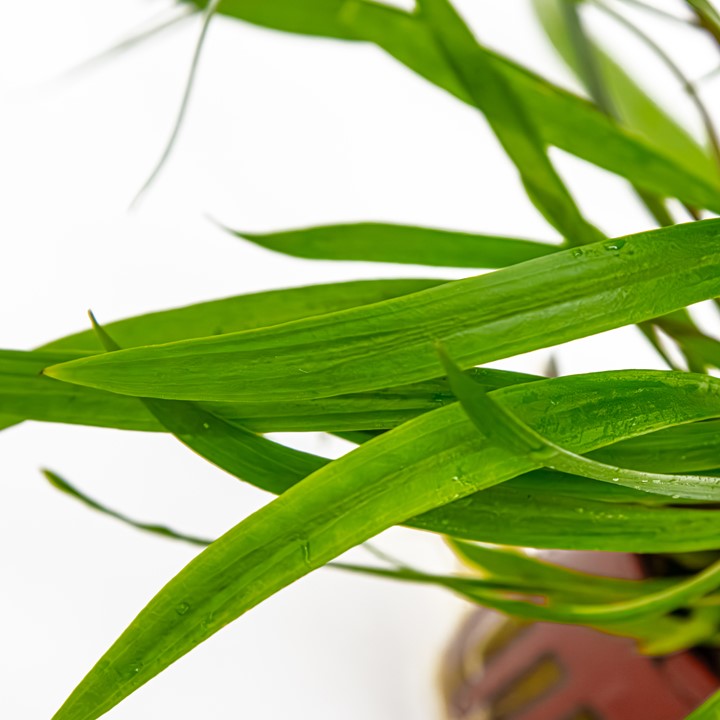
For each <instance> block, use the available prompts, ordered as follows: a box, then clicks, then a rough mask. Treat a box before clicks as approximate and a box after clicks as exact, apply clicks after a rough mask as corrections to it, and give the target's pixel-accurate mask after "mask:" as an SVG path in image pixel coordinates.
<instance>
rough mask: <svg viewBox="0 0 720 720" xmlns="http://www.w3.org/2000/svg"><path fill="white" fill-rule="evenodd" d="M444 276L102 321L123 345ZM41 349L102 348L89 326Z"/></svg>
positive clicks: (280, 316) (303, 311)
mask: <svg viewBox="0 0 720 720" xmlns="http://www.w3.org/2000/svg"><path fill="white" fill-rule="evenodd" d="M442 282H443V281H442V280H429V279H404V278H403V279H397V280H395V279H393V280H353V281H350V282H340V283H328V284H324V285H308V286H305V287H295V288H283V289H282V290H268V291H265V292H259V293H250V294H248V295H236V296H234V297H228V298H223V299H221V300H211V301H209V302H202V303H196V304H194V305H187V306H185V307H180V308H172V309H171V310H161V311H159V312H152V313H148V314H147V315H136V316H135V317H131V318H126V319H124V320H118V321H116V322H111V323H108V324H107V325H106V327H107V329H108V331H110V332H112V334H113V337H116V338H117V340H118V342H119V343H120V344H121V345H123V346H124V347H137V346H140V345H152V344H159V343H168V342H173V341H175V340H187V339H189V338H198V337H208V336H210V335H222V334H224V333H231V332H239V331H241V330H253V329H255V328H260V327H267V326H269V325H280V324H281V323H286V322H291V321H292V320H299V319H301V318H307V317H313V316H315V315H324V314H325V313H330V312H337V311H338V310H346V309H347V308H352V307H357V306H359V305H369V304H372V303H376V302H381V301H382V300H388V299H390V298H395V297H400V296H401V295H407V294H409V293H414V292H418V291H419V290H425V289H427V288H431V287H435V286H436V285H440V284H442ZM42 349H44V350H86V351H89V352H93V351H94V352H99V351H101V350H102V346H101V345H100V343H99V341H98V339H97V337H96V336H95V333H94V332H93V331H92V330H85V331H83V332H79V333H74V334H72V335H67V336H65V337H63V338H60V339H58V340H55V341H53V342H50V343H47V344H46V345H43V347H42Z"/></svg>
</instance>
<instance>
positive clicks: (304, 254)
mask: <svg viewBox="0 0 720 720" xmlns="http://www.w3.org/2000/svg"><path fill="white" fill-rule="evenodd" d="M233 232H234V233H235V235H237V236H238V237H241V238H244V239H246V240H250V241H252V242H254V243H256V244H257V245H260V246H261V247H264V248H267V249H268V250H275V251H276V252H281V253H285V254H286V255H293V256H295V257H301V258H309V259H315V260H366V261H372V262H390V263H409V264H415V265H433V266H442V267H464V268H501V267H507V266H508V265H515V264H516V263H519V262H524V261H525V260H532V259H533V258H537V257H542V256H543V255H550V254H551V253H553V252H556V251H557V250H558V249H559V248H558V247H557V246H553V245H547V244H544V243H539V242H533V241H531V240H518V239H515V238H508V237H498V236H494V235H472V234H470V233H463V232H451V231H449V230H437V229H433V228H422V227H410V226H408V225H389V224H383V223H369V222H366V223H356V224H349V225H325V226H321V227H312V228H303V229H300V230H286V231H283V232H274V233H263V234H258V233H248V232H243V231H233Z"/></svg>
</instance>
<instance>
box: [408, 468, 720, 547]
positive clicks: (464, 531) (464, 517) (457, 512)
mask: <svg viewBox="0 0 720 720" xmlns="http://www.w3.org/2000/svg"><path fill="white" fill-rule="evenodd" d="M599 485H600V486H601V487H600V489H598V486H599ZM605 487H608V490H609V491H610V492H607V491H606V490H605ZM620 491H624V492H620ZM640 495H644V496H645V497H646V498H651V497H653V496H651V495H648V494H647V493H639V492H637V491H631V490H629V489H626V488H622V487H618V488H612V487H609V486H605V485H604V484H601V483H598V482H595V481H593V480H587V479H585V478H580V477H577V476H575V475H562V474H560V473H555V472H551V471H546V472H544V471H535V472H531V473H528V474H526V475H523V476H522V477H518V478H515V479H513V480H510V481H509V482H506V483H503V484H502V485H498V486H496V487H492V488H489V489H488V490H484V491H483V492H482V493H478V494H476V495H471V496H470V497H468V498H465V499H463V500H458V501H456V502H453V503H451V504H449V505H445V506H443V507H441V508H437V509H436V510H433V511H432V512H430V513H427V514H426V515H421V516H418V517H415V518H413V519H412V521H411V522H410V523H409V524H411V525H412V526H413V527H416V528H420V529H424V530H431V531H436V532H437V531H439V532H443V533H445V534H448V535H452V536H455V537H460V538H464V539H466V540H479V541H483V542H491V543H498V544H502V545H517V546H521V547H536V548H557V549H562V550H606V551H616V552H636V553H663V552H693V551H699V550H711V549H715V548H717V547H718V543H720V528H719V527H718V518H719V516H718V510H717V506H714V505H707V506H705V505H698V506H694V505H689V506H687V507H686V506H683V505H681V504H675V505H670V506H666V505H662V504H660V503H647V502H645V501H644V499H643V498H642V497H638V496H640ZM655 497H657V498H661V496H659V495H658V496H655ZM680 502H681V501H679V500H678V501H677V503H680Z"/></svg>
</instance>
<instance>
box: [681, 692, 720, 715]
mask: <svg viewBox="0 0 720 720" xmlns="http://www.w3.org/2000/svg"><path fill="white" fill-rule="evenodd" d="M718 717H720V691H718V692H716V693H715V694H714V695H713V696H712V697H711V698H710V699H709V700H707V701H706V702H704V703H703V704H702V705H701V706H700V707H699V708H698V709H697V710H695V711H694V712H692V713H690V715H688V716H687V718H686V720H717V718H718Z"/></svg>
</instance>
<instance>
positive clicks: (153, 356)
mask: <svg viewBox="0 0 720 720" xmlns="http://www.w3.org/2000/svg"><path fill="white" fill-rule="evenodd" d="M548 278H552V279H553V282H551V283H550V282H548ZM716 295H720V221H717V220H707V221H704V222H699V223H691V224H688V225H678V226H675V227H672V228H666V229H662V230H655V231H652V232H649V233H643V234H639V235H634V236H630V237H627V238H619V239H616V240H610V241H606V242H602V243H597V244H594V245H589V246H586V247H584V248H575V249H571V250H565V251H563V252H558V253H555V254H554V255H551V256H549V257H545V258H538V259H536V260H529V261H528V262H525V263H521V264H519V265H514V266H513V267H510V268H505V269H502V270H497V271H495V272H493V273H490V274H486V275H482V276H479V277H473V278H468V279H465V280H459V281H455V282H451V283H445V284H444V285H442V286H440V287H437V288H431V289H429V290H425V291H421V292H419V293H414V294H411V295H405V296H403V297H400V298H396V299H393V300H388V301H385V302H382V303H376V304H374V305H367V306H364V307H360V308H354V309H350V310H346V311H343V312H338V313H332V314H328V315H324V316H320V317H316V318H309V319H307V320H301V321H298V322H294V323H286V324H284V325H281V326H275V327H272V328H265V329H259V330H254V331H249V332H244V333H234V334H229V335H223V336H221V337H216V338H206V339H199V340H190V341H183V342H177V343H171V344H168V345H164V346H156V347H148V348H136V349H130V350H123V351H120V352H117V353H107V354H104V355H101V356H94V357H89V358H82V359H79V360H75V361H72V362H70V363H65V364H62V365H55V366H53V367H51V368H49V369H46V371H45V372H46V373H47V374H48V375H50V376H51V377H55V378H58V379H61V380H65V381H68V382H74V383H78V384H82V385H87V386H90V387H97V388H100V389H105V390H110V391H112V392H118V393H122V394H128V395H138V396H143V397H160V398H171V399H184V400H196V401H221V402H240V401H242V402H252V401H262V402H269V401H285V400H287V401H290V400H297V399H300V398H312V397H315V398H318V397H329V396H332V395H339V394H345V393H351V392H360V391H367V390H371V389H376V388H382V387H387V386H388V385H390V384H398V383H412V382H417V381H421V380H426V379H429V378H433V377H438V376H439V375H441V374H442V369H441V365H440V360H439V358H438V356H437V353H436V350H435V345H436V343H437V342H442V344H443V345H444V346H445V347H446V348H447V351H448V353H449V354H451V355H452V357H454V358H456V359H457V361H458V362H459V363H460V364H461V365H462V366H464V367H468V366H470V365H476V364H479V363H484V362H490V361H493V360H498V359H501V358H506V357H510V356H513V355H517V354H520V353H524V352H528V351H530V350H536V349H538V348H542V347H549V346H552V345H555V344H558V343H561V342H566V341H568V340H573V339H576V338H580V337H586V336H588V335H592V334H594V333H598V332H602V331H605V330H609V329H612V328H615V327H619V326H622V325H626V324H631V323H636V322H640V321H643V320H647V319H650V318H652V317H656V316H658V315H662V314H665V313H668V312H671V311H673V310H676V309H678V308H682V307H685V306H686V305H689V304H691V303H694V302H699V301H701V300H705V299H708V298H711V297H714V296H716Z"/></svg>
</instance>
